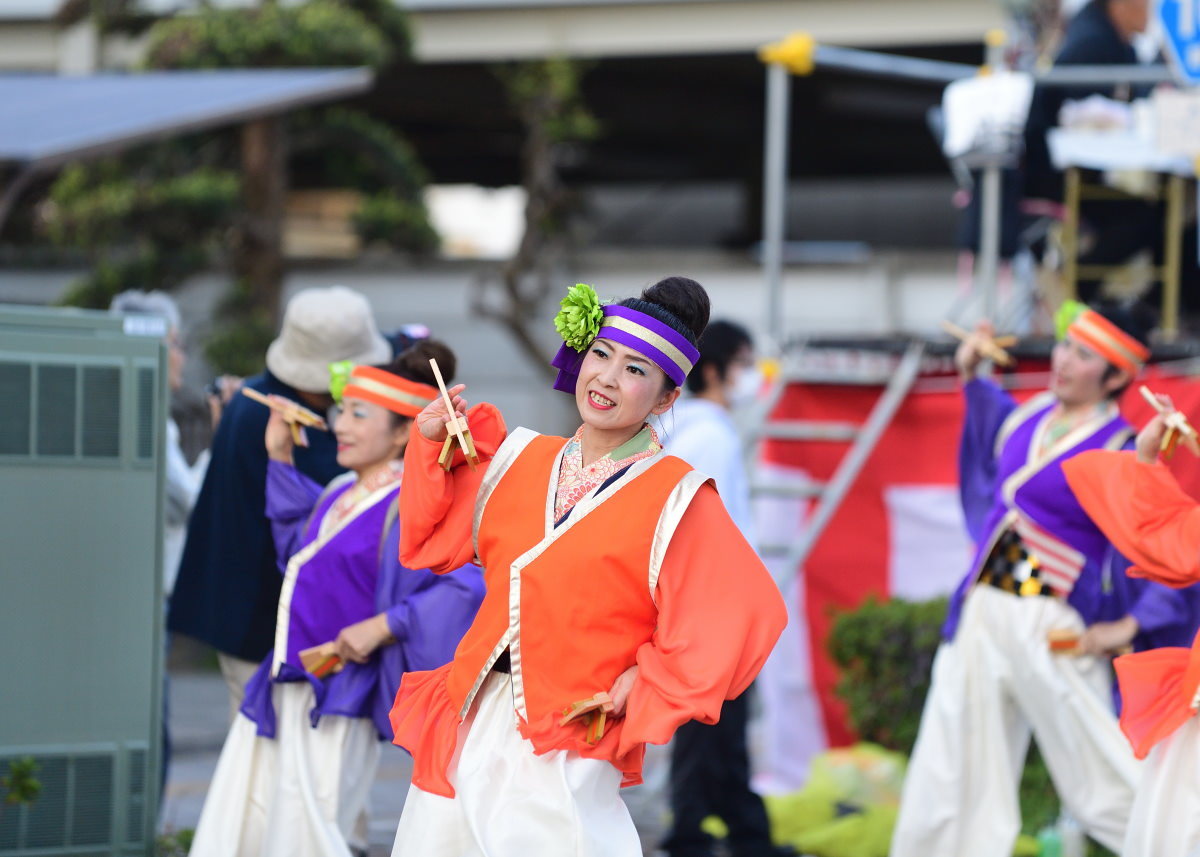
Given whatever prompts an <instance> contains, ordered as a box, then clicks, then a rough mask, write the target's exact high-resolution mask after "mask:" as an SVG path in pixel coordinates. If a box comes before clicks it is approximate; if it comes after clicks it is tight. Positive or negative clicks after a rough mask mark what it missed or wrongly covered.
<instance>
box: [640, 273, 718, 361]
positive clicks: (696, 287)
mask: <svg viewBox="0 0 1200 857" xmlns="http://www.w3.org/2000/svg"><path fill="white" fill-rule="evenodd" d="M621 305H622V306H627V307H631V308H632V309H636V310H639V311H641V312H645V313H647V314H649V315H652V316H654V317H655V318H657V319H658V320H659V321H661V322H662V323H663V324H666V325H668V326H669V327H671V328H673V329H675V330H677V331H678V332H679V333H681V334H683V335H684V336H685V337H687V338H688V339H689V340H690V341H691V343H692V344H693V345H696V344H697V343H698V342H699V341H700V336H701V335H702V334H703V333H704V328H706V327H708V315H709V310H710V306H711V305H710V303H709V300H708V292H706V291H705V290H704V286H702V285H700V284H699V283H697V282H696V281H695V280H692V279H689V278H688V277H665V278H663V279H661V280H659V281H658V282H657V283H655V284H654V285H652V286H650V287H649V288H647V289H645V290H643V291H642V295H641V297H640V298H629V299H628V300H624V301H621Z"/></svg>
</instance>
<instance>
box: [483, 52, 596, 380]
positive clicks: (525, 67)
mask: <svg viewBox="0 0 1200 857" xmlns="http://www.w3.org/2000/svg"><path fill="white" fill-rule="evenodd" d="M585 71H586V66H585V65H584V64H582V63H579V62H576V61H573V60H568V59H564V58H550V59H546V60H535V61H532V62H522V63H513V64H507V65H501V66H497V67H496V68H495V69H494V73H495V74H496V77H497V78H498V79H499V80H500V82H501V83H502V84H503V86H504V90H505V94H506V95H507V98H508V102H509V104H510V105H511V107H512V108H513V111H514V112H515V113H516V115H517V118H518V119H519V121H520V123H521V130H522V132H523V139H522V143H521V186H522V187H523V189H524V190H525V228H524V231H523V232H522V234H521V241H520V243H519V244H518V246H517V252H516V253H515V254H514V255H513V257H512V258H511V259H509V260H508V261H507V262H506V263H505V264H504V265H503V266H502V267H501V269H500V270H499V271H496V272H495V273H493V274H492V275H490V276H487V277H484V278H481V279H480V280H479V281H478V282H477V283H476V287H475V290H474V295H473V309H474V311H475V313H476V314H478V315H480V316H482V317H484V318H487V319H490V320H492V321H496V322H499V323H500V324H502V325H504V327H505V328H507V330H508V331H509V332H510V333H511V334H512V336H513V338H514V339H515V340H516V342H517V344H518V345H519V346H520V348H521V350H522V351H523V352H524V353H525V354H526V356H528V357H529V358H530V360H531V361H532V362H533V363H534V365H537V366H538V367H540V368H541V369H543V371H545V372H547V373H549V372H550V368H549V358H550V355H547V354H544V353H543V351H542V346H541V345H540V344H539V341H538V337H537V336H536V335H535V334H534V332H533V330H532V328H531V322H532V321H533V320H534V319H537V318H538V317H539V312H538V311H539V310H540V308H541V307H542V305H543V304H544V303H545V302H546V300H547V298H548V297H549V295H550V293H551V291H552V290H553V289H555V288H557V287H560V286H561V285H562V281H561V278H560V276H559V275H560V274H561V271H560V270H559V269H560V268H561V264H562V256H563V254H564V252H565V249H566V243H567V241H566V239H567V234H568V232H567V226H568V213H569V208H570V197H569V194H568V192H567V189H566V187H565V185H564V183H563V179H562V168H563V166H564V165H565V163H566V162H567V160H568V159H569V155H570V152H571V149H572V147H573V146H575V145H578V144H580V143H583V142H586V141H588V140H591V139H593V138H594V137H596V136H597V135H598V134H599V133H600V125H599V123H598V122H597V121H596V118H595V117H594V116H593V115H592V113H591V111H590V110H589V109H588V107H587V103H586V101H585V100H584V97H583V90H582V80H583V75H584V73H585Z"/></svg>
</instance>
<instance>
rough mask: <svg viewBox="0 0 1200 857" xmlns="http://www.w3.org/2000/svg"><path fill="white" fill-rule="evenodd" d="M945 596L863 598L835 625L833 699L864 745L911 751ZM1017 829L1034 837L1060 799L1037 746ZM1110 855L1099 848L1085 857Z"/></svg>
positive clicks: (1027, 765) (831, 645)
mask: <svg viewBox="0 0 1200 857" xmlns="http://www.w3.org/2000/svg"><path fill="white" fill-rule="evenodd" d="M947 606H948V602H947V600H946V599H945V598H938V599H936V600H933V601H921V602H912V601H904V600H901V599H894V600H891V601H879V600H877V599H875V598H868V599H867V600H866V601H865V602H863V604H862V605H861V606H860V607H858V608H857V609H855V610H849V611H846V612H843V613H840V614H839V615H838V616H837V617H836V619H835V620H834V624H833V630H832V631H831V632H830V635H829V641H828V647H829V653H830V655H831V656H832V657H833V660H834V662H835V663H836V664H837V665H838V667H839V668H840V669H841V678H840V679H839V680H838V684H837V687H836V693H837V695H838V696H839V697H840V698H841V699H842V700H844V701H845V703H846V707H847V710H848V712H849V717H850V725H851V726H853V727H854V730H855V731H856V732H857V733H858V734H859V736H860V737H861V738H862V739H863V740H864V741H873V742H875V743H877V744H880V745H882V746H884V747H887V748H888V749H890V750H897V751H899V752H901V753H905V754H911V753H912V747H913V743H914V742H915V741H916V739H917V729H918V728H919V726H920V724H921V709H922V708H923V707H924V705H925V695H926V693H927V692H928V691H929V678H930V671H931V668H932V666H933V657H934V655H935V654H936V653H937V647H938V644H939V643H940V642H941V629H942V623H943V622H944V621H945V619H946V609H947ZM1020 800H1021V822H1022V823H1021V828H1022V830H1023V831H1024V832H1025V833H1028V834H1030V835H1036V834H1037V832H1038V831H1039V830H1041V829H1042V828H1043V827H1046V826H1047V825H1050V824H1053V823H1054V821H1055V819H1057V818H1058V814H1059V802H1058V795H1057V793H1056V792H1055V791H1054V785H1053V783H1051V781H1050V774H1049V772H1048V771H1047V770H1046V764H1045V762H1044V761H1043V760H1042V756H1041V754H1040V753H1039V752H1038V751H1037V746H1036V745H1032V744H1031V746H1030V751H1029V756H1028V758H1027V759H1026V762H1025V772H1024V774H1023V775H1022V777H1021V788H1020ZM1108 853H1109V852H1108V851H1107V850H1105V849H1103V848H1100V846H1098V845H1094V844H1093V846H1092V849H1091V851H1090V854H1092V855H1104V854H1108Z"/></svg>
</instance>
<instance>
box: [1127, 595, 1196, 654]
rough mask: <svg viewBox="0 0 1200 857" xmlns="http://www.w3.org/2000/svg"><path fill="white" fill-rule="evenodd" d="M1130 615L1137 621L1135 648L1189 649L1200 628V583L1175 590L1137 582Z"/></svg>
mask: <svg viewBox="0 0 1200 857" xmlns="http://www.w3.org/2000/svg"><path fill="white" fill-rule="evenodd" d="M1132 588H1133V592H1134V602H1133V604H1132V605H1130V608H1129V615H1130V616H1132V617H1133V618H1134V619H1137V623H1138V639H1137V641H1136V645H1135V648H1137V649H1138V650H1142V649H1148V648H1155V649H1157V648H1162V647H1164V646H1187V645H1189V644H1190V643H1191V640H1192V638H1193V637H1194V636H1195V634H1196V628H1197V625H1200V584H1194V585H1192V586H1187V587H1184V588H1183V589H1172V588H1170V587H1168V586H1164V585H1162V584H1161V583H1154V582H1152V581H1149V580H1137V581H1133V587H1132Z"/></svg>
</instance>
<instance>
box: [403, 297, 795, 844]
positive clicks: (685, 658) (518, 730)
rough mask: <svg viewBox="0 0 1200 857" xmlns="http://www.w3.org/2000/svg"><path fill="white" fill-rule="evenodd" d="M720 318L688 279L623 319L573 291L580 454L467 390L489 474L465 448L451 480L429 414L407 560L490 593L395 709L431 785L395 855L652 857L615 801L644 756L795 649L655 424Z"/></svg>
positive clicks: (576, 445)
mask: <svg viewBox="0 0 1200 857" xmlns="http://www.w3.org/2000/svg"><path fill="white" fill-rule="evenodd" d="M708 310H709V302H708V295H707V294H706V293H705V291H704V289H703V288H702V287H701V286H700V285H699V284H698V283H696V282H694V281H693V280H689V279H686V278H683V277H670V278H667V279H665V280H663V281H660V282H659V283H657V284H655V285H654V286H652V287H650V288H648V289H646V290H645V291H644V292H643V293H642V296H641V298H637V299H629V300H626V301H623V302H622V303H620V304H609V305H602V304H601V303H600V301H599V299H598V298H597V297H596V294H595V292H594V291H593V290H592V289H591V287H590V286H584V285H577V286H576V287H574V288H573V289H571V290H570V292H569V293H568V296H567V298H566V299H564V301H563V311H562V312H561V313H560V314H559V316H558V317H557V318H556V319H555V323H556V326H557V327H558V329H559V332H560V334H562V335H563V337H564V346H563V348H562V350H561V351H560V352H559V355H558V357H556V358H555V362H554V365H555V366H556V367H557V368H558V369H559V370H560V372H559V377H558V379H557V381H556V382H555V388H556V389H559V390H563V391H565V392H570V393H571V394H573V395H574V397H575V403H576V406H577V408H578V409H579V414H580V417H581V419H582V423H583V424H582V426H581V427H580V428H579V430H578V431H577V432H576V433H575V435H574V437H572V438H569V439H568V438H562V437H551V436H547V435H540V434H537V433H535V432H532V431H529V430H528V429H517V430H515V431H513V432H512V433H511V434H509V433H507V432H506V429H505V426H504V421H503V419H502V418H501V416H500V414H499V412H498V411H497V410H496V409H495V408H494V407H493V406H491V405H488V404H480V405H476V406H475V407H473V408H471V409H470V410H469V411H468V410H467V408H466V403H465V401H464V400H463V398H462V395H461V394H462V392H463V390H464V389H465V388H464V387H463V386H462V385H459V386H457V387H454V388H453V389H452V390H451V391H450V392H451V395H452V396H453V404H454V408H455V410H456V411H457V412H458V413H459V414H461V415H464V416H465V418H466V420H467V422H468V424H469V428H470V431H471V434H472V435H473V439H474V443H475V446H476V449H477V451H478V454H479V457H480V459H481V462H480V466H479V468H478V469H476V470H472V469H471V468H470V467H469V466H468V464H467V462H466V461H465V459H464V457H463V454H462V452H461V451H459V452H457V453H456V456H455V459H454V462H453V465H452V467H451V469H450V470H449V472H446V471H445V470H443V469H442V467H440V466H439V464H438V456H439V453H440V452H441V450H442V445H443V441H444V440H445V438H446V436H447V431H446V422H447V418H448V416H449V415H448V414H447V412H446V408H445V406H444V405H443V404H442V403H441V402H436V403H434V404H432V405H430V406H429V407H428V408H426V409H425V410H424V411H423V412H422V413H421V414H420V415H419V416H418V417H417V420H416V422H417V427H418V429H419V431H418V432H414V433H413V434H414V436H413V440H412V442H411V444H410V446H409V448H408V452H407V455H406V476H405V481H404V484H403V487H402V490H401V496H400V508H401V514H402V515H403V516H404V521H405V529H404V531H403V535H402V540H401V544H400V555H401V557H403V558H404V560H405V561H406V562H407V563H409V564H412V563H418V564H419V565H420V566H421V567H429V568H431V569H433V570H434V571H443V570H445V571H449V570H451V569H454V568H457V567H458V566H460V565H462V564H463V563H464V562H466V561H469V560H470V559H472V558H473V557H475V556H478V557H479V560H480V564H481V565H483V566H484V568H485V580H486V584H487V595H486V597H485V599H484V602H483V605H482V606H481V608H480V610H479V613H478V615H477V616H476V619H475V622H474V624H473V625H472V626H471V628H470V630H468V631H467V634H466V636H465V637H464V638H463V640H462V643H461V644H460V645H459V647H458V650H457V652H456V653H455V657H454V660H453V661H452V662H451V663H450V664H448V665H447V666H445V667H443V668H441V669H438V670H432V671H429V672H424V673H408V674H406V676H405V677H404V680H403V683H402V685H401V687H400V692H399V694H398V695H397V697H396V705H395V707H394V709H393V711H392V724H393V726H394V727H395V733H396V743H397V744H399V745H401V746H402V747H404V748H406V749H408V750H409V751H410V752H411V753H412V754H413V757H414V769H413V784H412V787H411V788H410V790H409V794H408V797H407V799H406V802H405V805H404V813H403V816H402V818H401V820H400V826H399V829H398V830H397V834H396V844H395V849H394V851H393V855H402V857H409V855H446V857H476V855H478V857H527V855H551V854H552V855H556V857H558V855H561V857H599V855H605V857H626V855H628V857H634V855H640V854H641V853H642V851H641V845H640V842H639V839H638V834H637V831H636V830H635V828H634V826H633V822H632V820H631V818H630V816H629V812H628V811H627V810H626V809H625V805H624V802H623V801H622V800H621V799H620V796H619V795H618V789H619V787H620V786H622V785H633V784H636V783H638V782H640V781H641V767H642V757H643V754H644V749H645V745H646V744H647V743H655V744H663V743H666V742H667V741H668V740H669V739H670V738H671V735H672V733H674V731H675V729H676V728H678V727H679V726H680V725H681V724H683V723H685V722H687V721H689V720H692V719H696V720H700V721H703V722H706V723H713V722H715V721H716V720H717V719H718V718H719V716H720V713H721V704H722V702H723V701H724V700H726V699H730V698H733V697H734V696H737V695H738V694H739V693H741V692H742V691H743V690H745V689H746V687H747V686H748V685H749V684H750V682H751V681H752V680H753V678H754V676H755V675H756V674H757V673H758V670H759V669H760V667H761V666H762V664H763V662H764V660H765V659H766V657H767V655H768V653H769V652H770V650H771V648H772V646H773V645H774V643H775V641H776V639H777V638H778V636H779V634H780V632H781V631H782V630H783V626H784V624H785V623H786V615H785V610H784V605H783V601H782V598H781V597H780V595H779V592H778V590H777V588H776V587H775V584H774V582H773V581H772V579H771V578H770V576H769V574H768V573H767V571H766V569H765V568H764V567H763V565H762V563H761V562H760V561H759V559H758V557H757V556H756V554H755V553H754V551H753V549H752V548H751V547H750V545H748V544H747V543H746V541H745V539H744V538H743V537H742V535H741V533H740V531H739V530H738V528H737V527H736V526H735V525H734V523H733V521H732V520H730V517H729V515H728V513H727V512H726V511H725V507H724V505H723V504H722V502H721V498H720V497H719V496H718V495H717V492H716V490H715V489H714V487H713V485H712V483H711V481H709V480H708V479H707V477H705V476H704V475H702V474H699V473H696V472H695V471H693V470H692V469H691V468H690V467H689V466H688V465H687V464H685V463H684V462H683V461H681V460H679V459H677V458H674V457H672V456H668V455H665V454H664V453H663V451H662V447H661V445H660V443H659V441H658V437H657V435H656V434H655V432H654V430H653V429H652V428H651V427H650V426H649V425H648V424H647V423H646V420H647V419H648V418H650V416H651V415H653V414H658V415H661V414H663V413H665V412H666V411H668V410H669V409H670V408H671V406H672V405H673V404H674V402H675V400H676V398H678V396H679V387H680V385H681V384H682V383H683V380H684V378H685V377H686V375H687V372H688V371H689V370H690V369H691V366H692V364H693V363H694V362H695V360H696V358H697V356H698V352H697V351H696V340H697V339H698V338H699V336H700V334H701V333H702V332H703V330H704V327H705V325H706V324H707V321H708ZM581 709H582V710H581ZM575 712H580V713H579V714H578V716H574V717H571V716H570V715H571V714H573V713H575Z"/></svg>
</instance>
